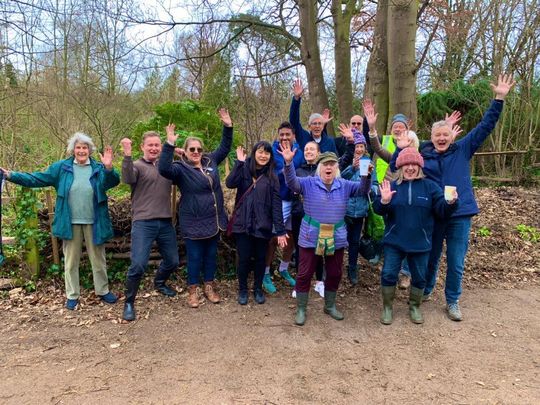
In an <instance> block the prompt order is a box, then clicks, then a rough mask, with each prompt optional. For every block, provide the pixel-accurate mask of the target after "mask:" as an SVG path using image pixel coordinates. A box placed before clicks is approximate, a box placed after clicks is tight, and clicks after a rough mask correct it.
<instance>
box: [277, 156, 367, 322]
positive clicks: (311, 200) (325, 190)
mask: <svg viewBox="0 0 540 405" xmlns="http://www.w3.org/2000/svg"><path fill="white" fill-rule="evenodd" d="M278 152H279V153H281V155H282V156H283V158H284V160H285V181H286V182H287V186H288V187H289V188H290V189H291V191H293V192H294V193H299V194H302V196H303V198H304V211H305V215H304V218H303V219H302V224H301V225H300V238H299V241H298V245H299V246H300V265H299V269H298V274H297V276H296V320H295V323H296V324H297V325H303V324H304V323H305V320H306V307H307V302H308V296H309V287H310V284H311V278H312V277H313V273H314V272H315V270H316V268H317V265H318V263H320V262H321V261H323V260H324V265H325V268H326V279H325V281H324V312H325V313H326V314H328V315H330V316H331V317H332V318H334V319H336V320H342V319H343V314H342V313H341V312H340V311H338V310H337V308H336V295H337V290H338V288H339V283H340V281H341V273H342V265H343V253H344V250H345V247H346V246H347V227H346V226H345V221H344V220H343V218H344V217H345V212H346V211H347V202H348V201H349V198H350V197H353V196H359V195H364V196H365V195H366V194H367V192H368V191H369V187H370V184H371V175H370V174H369V175H368V176H363V177H362V179H361V180H360V181H349V180H344V179H342V178H340V170H339V163H338V157H337V156H336V154H335V153H332V152H326V153H321V154H320V155H319V158H318V160H317V170H316V175H315V176H313V177H297V176H296V173H295V170H294V164H291V163H292V161H293V157H294V154H295V152H296V150H291V148H290V145H284V146H283V147H282V150H281V151H278ZM372 168H373V167H371V169H372Z"/></svg>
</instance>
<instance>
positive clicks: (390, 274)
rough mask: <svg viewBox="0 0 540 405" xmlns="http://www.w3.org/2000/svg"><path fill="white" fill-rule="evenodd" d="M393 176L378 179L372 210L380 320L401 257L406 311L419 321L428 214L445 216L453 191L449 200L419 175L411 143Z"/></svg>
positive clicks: (388, 316)
mask: <svg viewBox="0 0 540 405" xmlns="http://www.w3.org/2000/svg"><path fill="white" fill-rule="evenodd" d="M396 167H397V169H398V170H397V172H396V177H397V180H396V181H394V182H392V183H391V184H390V183H389V182H388V180H384V182H383V184H382V185H381V186H380V196H378V197H377V198H376V199H375V202H374V204H373V209H374V211H375V212H376V213H377V214H379V215H382V216H383V217H384V223H385V230H384V238H383V245H384V265H383V269H382V272H381V292H382V297H383V312H382V316H381V322H382V323H383V324H385V325H389V324H391V323H392V320H393V315H392V305H393V302H394V297H395V293H396V283H397V280H398V274H399V270H400V268H401V263H402V262H403V259H407V260H408V263H409V269H410V272H411V290H410V295H409V314H410V317H411V320H412V321H413V322H414V323H423V322H424V318H423V317H422V313H421V312H420V304H421V303H422V297H423V295H424V287H425V285H426V278H425V274H426V269H427V262H428V258H429V252H430V250H431V235H432V233H433V224H434V216H435V215H437V216H438V217H440V218H445V217H448V216H449V215H450V214H451V213H452V212H453V211H455V209H456V208H457V204H456V201H457V193H456V192H454V195H453V196H452V198H451V199H450V200H449V201H446V200H445V199H444V194H443V191H442V189H441V188H440V187H439V186H438V185H437V184H436V183H435V182H433V181H431V180H428V179H425V178H424V173H423V171H422V168H423V167H424V160H423V159H422V156H421V155H420V153H418V151H417V150H416V149H415V148H412V147H409V148H405V149H403V150H402V151H401V153H400V154H399V156H398V158H397V161H396Z"/></svg>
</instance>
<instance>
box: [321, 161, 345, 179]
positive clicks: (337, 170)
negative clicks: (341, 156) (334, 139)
mask: <svg viewBox="0 0 540 405" xmlns="http://www.w3.org/2000/svg"><path fill="white" fill-rule="evenodd" d="M335 163H336V177H335V178H336V179H339V178H340V177H341V170H339V164H338V162H335ZM322 167H323V164H322V163H319V164H317V168H316V169H315V175H317V176H319V177H321V170H322Z"/></svg>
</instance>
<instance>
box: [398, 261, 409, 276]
mask: <svg viewBox="0 0 540 405" xmlns="http://www.w3.org/2000/svg"><path fill="white" fill-rule="evenodd" d="M399 273H400V274H403V275H404V276H407V277H411V271H410V270H409V263H407V259H403V262H401V270H400V271H399Z"/></svg>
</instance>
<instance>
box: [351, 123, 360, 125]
mask: <svg viewBox="0 0 540 405" xmlns="http://www.w3.org/2000/svg"><path fill="white" fill-rule="evenodd" d="M351 125H362V123H361V122H351Z"/></svg>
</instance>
